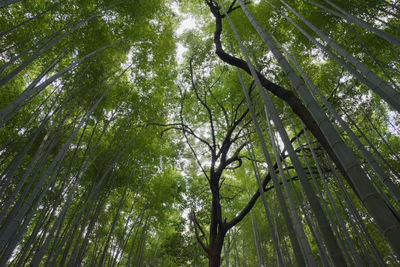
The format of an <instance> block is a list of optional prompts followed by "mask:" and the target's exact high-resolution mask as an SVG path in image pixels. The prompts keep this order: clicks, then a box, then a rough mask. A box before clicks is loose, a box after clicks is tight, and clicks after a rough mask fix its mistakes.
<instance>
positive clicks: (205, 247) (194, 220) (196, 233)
mask: <svg viewBox="0 0 400 267" xmlns="http://www.w3.org/2000/svg"><path fill="white" fill-rule="evenodd" d="M191 219H192V222H193V228H194V233H195V235H196V239H197V242H199V244H200V246H201V247H202V248H203V250H204V252H205V253H206V254H208V248H207V246H206V245H205V244H204V243H203V240H201V238H200V236H199V233H198V231H197V228H199V230H200V231H201V233H202V234H203V236H202V237H204V238H205V233H204V231H203V229H202V228H201V226H200V224H199V222H198V221H197V219H196V214H195V212H194V211H192V216H191ZM196 226H197V227H196Z"/></svg>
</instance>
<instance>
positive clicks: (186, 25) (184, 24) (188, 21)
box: [171, 3, 196, 64]
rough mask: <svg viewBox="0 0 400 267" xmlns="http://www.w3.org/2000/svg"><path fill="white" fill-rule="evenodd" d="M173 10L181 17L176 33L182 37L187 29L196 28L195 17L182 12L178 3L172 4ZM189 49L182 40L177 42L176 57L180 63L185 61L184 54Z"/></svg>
mask: <svg viewBox="0 0 400 267" xmlns="http://www.w3.org/2000/svg"><path fill="white" fill-rule="evenodd" d="M171 8H172V10H173V11H174V12H175V13H176V14H177V16H178V17H180V18H181V21H180V23H179V26H178V28H177V29H176V30H175V34H176V36H177V37H180V36H181V35H182V34H183V33H184V32H185V31H187V30H191V29H195V28H196V22H195V19H194V18H193V17H192V16H190V15H189V14H185V13H182V12H180V10H179V6H178V4H177V3H173V4H172V5H171ZM186 51H187V48H186V47H185V46H184V45H183V43H182V42H178V43H177V48H176V59H177V62H178V64H182V63H183V54H184V53H185V52H186Z"/></svg>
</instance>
